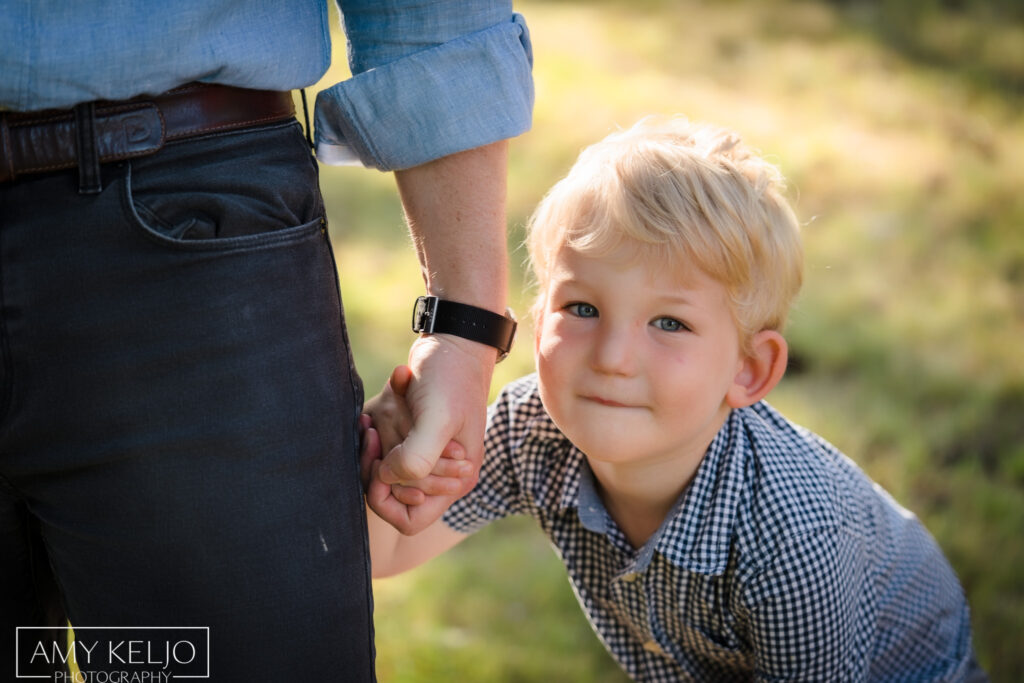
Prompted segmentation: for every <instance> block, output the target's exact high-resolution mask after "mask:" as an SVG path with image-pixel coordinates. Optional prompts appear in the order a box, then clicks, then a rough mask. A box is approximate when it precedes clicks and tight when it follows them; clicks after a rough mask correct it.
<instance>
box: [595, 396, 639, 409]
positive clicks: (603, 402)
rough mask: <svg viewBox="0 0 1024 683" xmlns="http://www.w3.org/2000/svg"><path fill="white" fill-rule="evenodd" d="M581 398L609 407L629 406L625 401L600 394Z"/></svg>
mask: <svg viewBox="0 0 1024 683" xmlns="http://www.w3.org/2000/svg"><path fill="white" fill-rule="evenodd" d="M583 398H584V399H586V400H588V401H593V402H594V403H597V404H599V405H602V406H608V407H610V408H629V407H631V406H628V405H626V404H625V403H619V402H618V401H612V400H611V399H607V398H601V397H600V396H584V397H583Z"/></svg>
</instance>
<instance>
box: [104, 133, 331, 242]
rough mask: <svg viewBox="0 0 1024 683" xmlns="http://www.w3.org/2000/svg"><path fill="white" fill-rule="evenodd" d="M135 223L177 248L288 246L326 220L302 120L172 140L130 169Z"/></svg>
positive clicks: (128, 192) (128, 190) (129, 207)
mask: <svg viewBox="0 0 1024 683" xmlns="http://www.w3.org/2000/svg"><path fill="white" fill-rule="evenodd" d="M124 182H125V187H124V193H125V194H124V196H125V205H126V212H127V213H128V218H129V222H130V223H132V224H133V225H134V226H135V227H136V228H137V229H138V230H140V231H142V232H143V234H145V235H146V236H147V237H149V238H152V239H154V240H155V241H156V242H158V243H160V244H162V245H165V246H167V247H170V248H178V249H185V250H189V251H195V250H201V251H205V250H231V249H239V248H251V247H257V246H262V245H265V244H266V245H270V244H281V243H284V242H291V241H293V240H299V239H302V238H304V237H307V236H309V235H311V234H315V233H316V232H318V231H320V230H322V228H323V226H324V225H325V222H324V209H323V200H322V199H321V196H320V190H319V186H318V182H319V178H318V173H317V168H316V162H315V161H314V160H313V158H312V156H311V154H310V152H309V148H308V147H307V146H306V144H305V140H304V138H303V137H302V133H301V129H300V128H299V126H298V123H296V122H291V123H287V124H276V125H273V126H265V127H260V128H255V129H249V130H245V131H237V132H230V133H222V134H216V135H210V136H205V137H202V138H196V139H192V140H186V141H182V142H177V143H172V144H169V145H168V146H167V147H165V148H164V149H163V150H161V151H160V152H159V153H158V154H156V155H153V156H152V157H145V158H142V159H137V160H134V161H132V162H131V163H130V165H129V168H128V172H127V173H126V174H125V180H124Z"/></svg>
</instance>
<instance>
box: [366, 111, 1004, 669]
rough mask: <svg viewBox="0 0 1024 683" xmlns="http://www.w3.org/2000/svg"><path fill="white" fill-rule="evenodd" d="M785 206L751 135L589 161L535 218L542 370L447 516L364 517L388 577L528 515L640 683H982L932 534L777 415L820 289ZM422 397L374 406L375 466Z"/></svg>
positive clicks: (682, 131)
mask: <svg viewBox="0 0 1024 683" xmlns="http://www.w3.org/2000/svg"><path fill="white" fill-rule="evenodd" d="M782 189H783V188H782V178H781V177H780V176H779V174H778V172H777V170H776V169H775V168H774V167H773V166H771V165H769V164H768V163H766V162H765V161H763V160H761V159H759V158H757V157H756V156H754V155H753V154H752V153H751V152H750V151H749V150H748V149H746V148H745V147H744V146H743V145H742V144H741V143H740V141H739V140H738V138H737V137H736V136H735V135H734V134H731V133H728V132H726V131H721V130H716V129H712V128H708V127H698V126H693V125H690V124H688V123H687V122H685V121H683V120H681V119H671V120H667V121H665V120H663V121H652V120H645V121H641V122H640V123H639V124H637V125H636V126H634V127H633V128H632V129H630V130H627V131H624V132H618V133H615V134H613V135H611V136H609V137H608V138H607V139H605V140H604V141H602V142H600V143H598V144H596V145H594V146H592V147H590V148H589V149H587V150H586V151H584V152H583V154H582V155H581V156H580V158H579V160H578V161H577V163H576V165H575V166H574V167H573V169H572V170H571V171H570V173H569V175H568V176H567V177H566V178H565V179H564V180H562V181H561V182H559V183H558V184H557V185H556V186H555V187H554V188H553V189H552V190H551V192H550V193H549V194H548V195H547V196H546V197H545V199H544V200H543V202H542V203H541V205H540V206H539V208H538V210H537V212H536V213H535V215H534V217H533V219H532V220H531V225H530V234H529V249H530V257H531V260H532V266H533V269H534V272H535V275H536V278H537V282H538V285H539V296H538V299H537V303H536V305H535V309H534V316H535V321H536V336H535V339H534V350H535V355H536V361H537V373H536V374H534V375H530V376H528V377H524V378H522V379H520V380H517V381H515V382H513V383H511V384H510V385H508V386H507V387H505V388H504V390H503V391H502V393H501V395H500V396H499V398H498V400H497V401H496V403H495V404H494V405H493V406H492V407H491V409H490V412H489V413H488V428H487V436H486V458H485V462H484V465H483V468H482V470H481V472H480V478H479V482H478V483H477V484H476V486H475V488H474V489H473V490H472V491H471V492H470V493H469V494H468V495H467V496H465V497H464V498H462V499H461V500H458V501H457V502H456V503H454V504H453V505H452V506H451V507H450V509H449V510H448V511H447V512H446V513H445V515H444V517H443V518H442V520H440V521H438V522H436V523H434V524H433V525H432V526H430V527H428V528H427V529H426V530H425V531H423V532H422V533H420V534H418V535H415V536H403V535H402V534H400V533H399V532H397V531H395V530H394V529H392V528H391V527H390V526H388V525H387V524H385V523H384V522H382V521H381V520H380V519H379V518H376V517H374V516H373V515H372V514H371V515H370V537H371V554H372V561H373V570H374V575H375V576H386V575H390V574H394V573H397V572H401V571H404V570H406V569H409V568H411V567H415V566H416V565H419V564H420V563H422V562H425V561H426V560H427V559H429V558H431V557H433V556H435V555H437V554H439V553H441V552H443V551H444V550H446V549H448V548H450V547H452V546H454V545H455V544H456V543H458V542H459V541H461V540H463V539H464V538H466V537H467V535H468V534H470V533H472V532H474V531H476V530H478V529H479V528H481V527H482V526H484V525H485V524H487V523H488V522H491V521H493V520H495V519H498V518H501V517H504V516H506V515H511V514H528V515H532V516H533V517H534V518H536V519H537V521H538V522H539V524H540V526H541V528H542V529H543V530H544V532H545V533H546V534H547V535H548V537H549V538H550V540H551V542H552V543H553V545H554V546H555V548H556V550H557V552H558V553H559V555H560V557H561V558H562V560H563V562H564V563H565V565H566V568H567V569H568V572H569V577H570V579H571V581H572V585H573V588H574V589H575V592H576V595H577V597H578V599H579V602H580V605H581V606H582V608H583V609H584V610H585V612H586V613H587V616H588V618H589V619H590V622H591V624H592V625H593V627H594V630H595V631H596V632H597V634H598V635H599V637H600V638H601V640H602V642H603V643H604V645H605V646H606V647H607V649H608V650H609V652H610V653H611V654H612V655H613V656H614V657H615V659H616V660H618V662H619V663H620V664H621V665H622V667H623V668H624V669H625V670H626V672H627V673H628V674H629V675H630V676H631V677H632V678H634V679H636V680H639V681H689V680H695V681H711V680H726V681H732V680H744V679H751V678H755V679H757V680H808V681H825V680H842V681H882V680H886V681H888V680H901V681H960V680H968V679H970V680H977V679H980V680H983V679H984V674H983V673H982V672H981V671H980V669H978V668H977V665H976V664H975V662H974V659H973V656H972V654H973V653H972V646H971V629H970V622H969V617H968V608H967V604H966V602H965V600H964V595H963V591H962V589H961V587H960V585H959V583H958V581H957V578H956V576H955V575H954V573H953V571H952V570H951V568H950V566H949V564H948V563H947V561H946V559H945V558H944V557H943V555H942V552H941V551H940V550H939V548H938V547H937V546H936V544H935V542H934V541H933V539H932V538H931V536H929V534H928V532H927V531H926V530H925V529H924V528H923V527H922V525H921V524H920V523H919V522H918V520H917V519H916V518H915V517H914V516H913V515H912V514H911V513H909V512H907V511H906V510H904V509H903V508H902V507H900V506H899V505H898V504H897V503H896V502H895V501H894V500H893V499H892V498H890V497H889V495H888V494H887V493H886V492H885V491H883V490H882V489H881V488H880V487H879V486H878V485H876V484H874V483H872V482H871V480H870V479H869V478H868V477H867V476H866V475H865V474H864V473H863V472H861V471H860V470H859V469H858V468H857V466H856V465H855V464H854V463H853V462H852V461H850V460H849V459H847V458H846V457H845V456H844V455H842V454H841V453H839V452H838V451H837V450H836V449H835V448H834V447H832V446H831V445H830V444H828V443H826V442H825V441H824V440H822V439H821V438H820V437H818V436H816V435H814V434H812V433H810V432H808V431H806V430H804V429H802V428H801V427H798V426H796V425H794V424H792V423H790V422H788V421H787V420H786V419H785V418H784V417H782V416H781V415H780V414H779V413H778V412H776V411H775V410H774V409H773V408H771V407H770V406H769V405H768V404H767V403H765V402H764V401H763V400H762V399H764V397H765V395H766V394H768V392H769V391H770V390H771V389H772V388H773V387H774V386H775V385H776V384H777V383H778V381H779V380H780V379H781V377H782V375H783V373H784V371H785V368H786V359H787V346H786V341H785V339H784V338H783V336H782V335H781V333H780V331H781V329H782V327H783V323H784V322H785V319H786V315H787V311H788V308H789V305H790V303H791V301H792V299H793V298H794V296H795V295H796V293H797V291H798V289H799V287H800V283H801V268H802V254H801V247H800V240H799V234H798V225H797V221H796V219H795V217H794V215H793V212H792V211H791V209H790V208H789V206H788V205H787V203H786V201H785V200H784V199H783V196H782ZM407 380H408V371H407V370H404V369H399V370H397V371H396V373H395V374H394V375H393V377H392V381H391V382H390V383H389V387H387V388H386V389H385V392H384V393H383V394H382V395H381V396H380V397H378V398H377V399H375V401H371V403H370V404H369V405H368V412H369V413H370V414H371V415H372V416H373V420H374V425H375V426H376V427H377V430H379V431H380V434H379V435H378V434H377V433H376V432H375V431H374V430H368V432H367V436H368V438H367V443H368V451H367V453H368V455H369V458H373V457H376V456H377V455H378V454H379V452H380V440H381V439H382V438H383V441H384V442H385V444H387V443H389V442H392V441H394V440H396V439H397V435H398V433H400V432H401V431H402V422H403V420H404V417H403V415H404V413H403V411H404V405H403V402H402V394H403V392H404V388H405V384H406V383H407ZM369 458H368V459H367V463H369ZM456 464H457V463H456ZM448 465H449V466H451V467H450V469H449V470H448V472H449V473H455V472H457V467H455V466H452V463H448ZM388 495H389V490H388V488H387V487H386V486H385V485H383V484H380V483H379V482H376V481H373V480H372V479H371V483H370V484H369V486H368V496H369V497H371V498H372V497H376V498H377V499H378V500H379V499H382V498H384V497H387V496H388ZM392 502H394V501H392Z"/></svg>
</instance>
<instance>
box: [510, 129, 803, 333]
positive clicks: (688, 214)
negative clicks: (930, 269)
mask: <svg viewBox="0 0 1024 683" xmlns="http://www.w3.org/2000/svg"><path fill="white" fill-rule="evenodd" d="M784 190H785V181H784V179H783V177H782V175H781V174H780V173H779V171H778V169H777V168H776V167H775V166H773V165H772V164H770V163H768V162H767V161H765V160H763V159H761V158H759V157H757V156H756V155H754V154H753V153H752V152H751V151H750V150H749V149H748V148H747V147H745V146H744V145H743V144H742V143H741V141H740V138H739V136H738V135H736V134H735V133H732V132H730V131H727V130H723V129H720V128H714V127H711V126H706V125H695V124H691V123H690V122H688V121H687V120H686V119H684V118H681V117H672V118H667V119H654V118H646V119H643V120H641V121H640V122H639V123H637V124H636V125H634V126H633V127H632V128H630V129H628V130H623V131H618V132H615V133H613V134H611V135H609V136H608V137H606V138H605V139H604V140H602V141H600V142H598V143H596V144H594V145H592V146H590V147H588V148H587V149H585V150H584V151H583V152H582V153H581V154H580V156H579V159H578V160H577V161H576V164H575V165H574V166H573V167H572V169H571V170H570V171H569V174H568V175H567V176H566V177H565V178H563V179H562V180H561V181H560V182H558V183H557V184H556V185H555V186H554V187H553V188H552V189H551V190H550V191H549V192H548V194H547V195H546V196H545V197H544V199H543V200H542V201H541V203H540V205H539V206H538V207H537V209H536V211H535V212H534V214H533V216H532V217H531V219H530V221H529V224H528V236H527V246H528V248H529V254H530V261H531V265H532V267H533V271H534V276H535V278H536V280H537V284H538V286H539V299H543V297H544V293H545V292H546V290H547V286H548V278H549V273H550V268H551V266H552V264H553V262H554V260H555V258H556V256H557V254H558V252H559V250H560V249H562V248H565V247H569V248H571V249H573V250H576V251H579V252H582V253H589V254H596V255H601V254H606V253H610V252H612V251H614V250H616V249H618V248H619V247H621V246H623V245H630V246H633V247H636V248H637V251H636V254H637V257H638V258H642V259H644V262H649V263H651V264H652V265H657V266H658V267H666V268H669V269H671V268H673V266H674V265H677V264H679V263H682V262H686V263H689V264H692V265H694V266H696V267H697V268H699V269H700V270H701V271H703V272H704V273H706V274H707V275H709V276H710V277H712V278H713V279H715V280H717V281H718V282H720V283H721V284H722V285H723V286H725V288H726V290H727V291H728V293H729V297H730V300H731V302H732V314H733V317H734V319H735V321H736V324H737V327H738V328H739V330H740V338H741V340H742V342H743V344H744V347H745V348H747V343H748V342H749V340H750V338H751V337H752V336H753V335H754V334H756V333H757V332H759V331H760V330H765V329H772V330H781V329H782V328H783V326H784V325H785V322H786V317H787V315H788V312H789V306H790V304H791V302H792V300H793V299H794V298H795V296H796V294H797V292H798V291H799V290H800V284H801V281H802V269H803V252H802V248H801V245H800V234H799V225H798V223H797V220H796V216H795V215H794V213H793V211H792V209H791V208H790V206H789V204H788V203H787V202H786V200H785V198H784V197H783V192H784ZM538 305H542V304H541V301H538ZM747 350H749V348H748V349H747Z"/></svg>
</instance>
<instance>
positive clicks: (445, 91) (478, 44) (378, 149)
mask: <svg viewBox="0 0 1024 683" xmlns="http://www.w3.org/2000/svg"><path fill="white" fill-rule="evenodd" d="M532 65H533V53H532V48H531V45H530V37H529V32H528V30H527V28H526V23H525V21H524V20H523V18H522V17H521V16H520V15H518V14H514V15H513V16H512V20H511V21H509V22H506V23H502V24H498V25H495V26H491V27H489V28H487V29H484V30H482V31H477V32H475V33H471V34H468V35H465V36H461V37H459V38H456V39H455V40H451V41H449V42H447V43H443V44H441V45H438V46H436V47H433V48H429V49H427V50H423V51H421V52H417V53H415V54H412V55H409V56H407V57H404V58H402V59H399V60H397V61H394V62H390V63H388V64H385V65H384V66H381V67H378V68H376V69H371V70H369V71H364V72H363V73H360V74H357V75H355V76H353V77H352V78H350V79H348V80H346V81H343V82H341V83H338V84H337V85H335V86H332V87H331V88H328V89H327V90H323V91H321V92H320V94H319V95H317V99H316V111H315V120H316V143H317V144H316V148H317V157H318V158H319V159H320V161H322V162H324V163H327V164H352V163H354V162H356V161H358V163H362V164H363V165H364V166H368V167H371V168H377V169H380V170H382V171H392V170H400V169H404V168H410V167H412V166H418V165H419V164H423V163H426V162H428V161H432V160H434V159H438V158H440V157H443V156H447V155H449V154H454V153H456V152H461V151H463V150H467V149H472V148H474V147H480V146H482V145H486V144H489V143H492V142H496V141H498V140H504V139H506V138H511V137H515V136H516V135H519V134H521V133H524V132H526V131H527V130H529V128H530V123H531V118H532V115H533V77H532V74H531V69H532Z"/></svg>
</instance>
